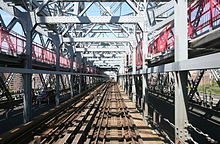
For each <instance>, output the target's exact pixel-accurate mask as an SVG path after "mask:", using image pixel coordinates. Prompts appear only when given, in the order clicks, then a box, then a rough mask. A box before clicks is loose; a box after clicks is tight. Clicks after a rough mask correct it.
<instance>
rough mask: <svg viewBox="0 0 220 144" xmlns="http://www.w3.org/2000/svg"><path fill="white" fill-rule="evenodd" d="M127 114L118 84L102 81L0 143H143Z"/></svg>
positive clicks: (135, 126) (0, 138)
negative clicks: (59, 108) (59, 109)
mask: <svg viewBox="0 0 220 144" xmlns="http://www.w3.org/2000/svg"><path fill="white" fill-rule="evenodd" d="M64 107H65V105H64ZM129 111H130V109H128V107H127V105H126V104H125V101H124V98H123V97H122V94H121V91H120V89H119V87H118V85H117V84H116V83H113V82H106V83H105V84H102V85H100V86H98V87H97V88H95V89H94V90H92V91H90V92H89V93H87V94H85V95H81V96H79V97H78V99H75V100H74V101H73V102H72V103H71V104H70V105H67V104H66V107H65V108H63V110H62V111H60V112H59V113H55V114H54V115H51V116H50V117H48V118H47V119H44V120H43V121H38V123H37V122H35V123H34V124H33V125H34V126H32V127H30V128H26V129H25V130H23V131H24V133H20V135H18V134H17V136H14V137H13V136H11V134H12V135H13V131H12V132H10V133H7V134H4V135H1V136H0V143H36V144H38V143H39V144H40V143H42V144H53V143H60V144H62V143H68V144H69V143H76V144H78V143H91V144H97V143H106V144H108V143H118V144H119V143H129V144H142V143H146V140H145V141H143V139H142V137H141V135H140V133H139V131H140V130H138V127H137V125H136V124H135V123H134V120H133V117H132V116H131V114H130V113H129ZM142 127H143V124H142ZM21 129H22V127H21ZM18 131H19V130H18ZM9 135H10V136H9ZM10 138H11V139H10ZM12 138H13V139H12ZM153 143H154V142H153ZM159 143H161V142H159Z"/></svg>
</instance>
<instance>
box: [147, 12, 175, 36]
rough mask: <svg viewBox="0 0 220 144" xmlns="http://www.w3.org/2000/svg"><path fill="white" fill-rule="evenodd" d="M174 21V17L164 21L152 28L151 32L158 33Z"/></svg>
mask: <svg viewBox="0 0 220 144" xmlns="http://www.w3.org/2000/svg"><path fill="white" fill-rule="evenodd" d="M173 20H174V15H172V16H170V17H168V18H166V19H165V20H163V21H161V22H159V23H157V24H156V25H155V26H153V27H151V28H150V29H149V30H150V32H153V31H156V30H158V29H160V28H162V27H164V26H166V25H167V24H168V23H170V22H171V21H173Z"/></svg>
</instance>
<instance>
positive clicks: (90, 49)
mask: <svg viewBox="0 0 220 144" xmlns="http://www.w3.org/2000/svg"><path fill="white" fill-rule="evenodd" d="M126 51H127V49H125V48H76V52H126Z"/></svg>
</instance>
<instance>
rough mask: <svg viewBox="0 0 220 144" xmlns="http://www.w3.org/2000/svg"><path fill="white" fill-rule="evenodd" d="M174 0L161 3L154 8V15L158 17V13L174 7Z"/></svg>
mask: <svg viewBox="0 0 220 144" xmlns="http://www.w3.org/2000/svg"><path fill="white" fill-rule="evenodd" d="M174 4H175V3H174V0H171V1H170V2H168V3H166V4H164V5H162V6H161V7H159V8H157V9H155V10H154V16H155V17H158V16H159V15H161V14H163V13H165V12H167V11H168V10H170V9H172V8H174Z"/></svg>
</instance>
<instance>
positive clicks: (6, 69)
mask: <svg viewBox="0 0 220 144" xmlns="http://www.w3.org/2000/svg"><path fill="white" fill-rule="evenodd" d="M0 72H2V73H3V72H4V73H22V74H55V75H77V76H78V75H82V76H97V77H106V75H99V74H86V73H73V72H64V71H47V70H35V69H26V68H10V67H0Z"/></svg>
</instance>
